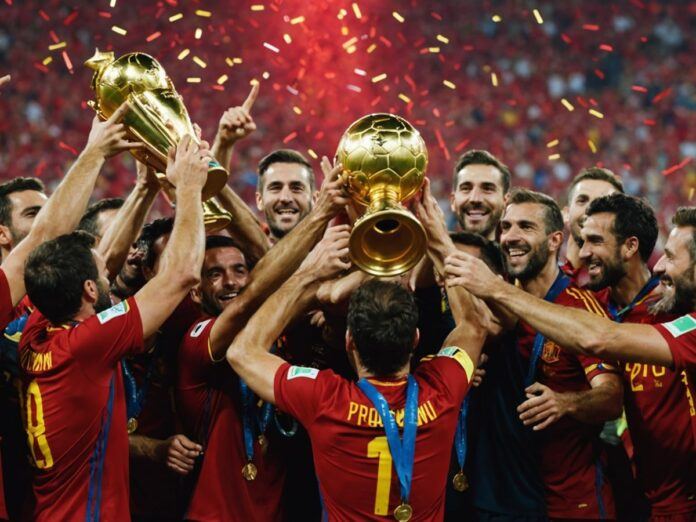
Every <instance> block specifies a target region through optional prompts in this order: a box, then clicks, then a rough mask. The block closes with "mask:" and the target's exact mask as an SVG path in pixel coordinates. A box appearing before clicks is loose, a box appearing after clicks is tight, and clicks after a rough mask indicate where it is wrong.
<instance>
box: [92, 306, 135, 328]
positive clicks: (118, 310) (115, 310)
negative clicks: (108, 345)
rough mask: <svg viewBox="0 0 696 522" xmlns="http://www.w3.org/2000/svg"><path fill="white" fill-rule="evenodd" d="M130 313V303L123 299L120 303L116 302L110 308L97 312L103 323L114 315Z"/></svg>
mask: <svg viewBox="0 0 696 522" xmlns="http://www.w3.org/2000/svg"><path fill="white" fill-rule="evenodd" d="M127 313H128V303H127V302H126V301H121V302H120V303H118V304H115V305H114V306H112V307H111V308H109V309H108V310H104V311H103V312H99V313H98V314H97V319H98V320H99V322H100V323H101V324H106V323H108V322H109V321H111V320H112V319H113V318H114V317H118V316H120V315H126V314H127Z"/></svg>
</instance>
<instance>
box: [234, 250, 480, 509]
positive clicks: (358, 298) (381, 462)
mask: <svg viewBox="0 0 696 522" xmlns="http://www.w3.org/2000/svg"><path fill="white" fill-rule="evenodd" d="M336 243H337V244H333V243H332V242H330V241H329V242H326V241H322V242H321V243H320V244H319V245H318V247H317V248H315V250H314V251H313V252H312V253H311V254H310V255H309V256H308V257H307V259H306V261H305V263H303V265H302V267H300V269H299V270H298V271H297V272H296V273H295V274H294V275H293V276H292V277H291V278H290V279H289V280H288V281H287V282H286V283H285V284H284V285H283V286H282V287H281V288H280V290H278V291H277V292H276V293H275V294H273V296H272V297H271V298H270V299H269V300H268V301H266V302H265V303H264V305H263V306H262V307H261V308H260V309H259V311H258V312H257V313H256V314H255V315H254V317H253V318H252V319H251V321H250V322H249V323H248V324H247V326H246V327H245V329H244V330H243V331H242V333H240V334H239V335H238V336H237V337H236V338H235V341H234V342H233V343H232V345H231V346H230V348H229V350H228V352H227V359H228V361H229V363H230V364H231V365H232V367H233V368H234V369H235V371H236V372H237V373H238V374H239V375H240V377H241V378H243V379H244V380H245V381H246V382H247V383H248V384H249V386H250V387H251V388H252V389H253V390H255V391H256V393H258V394H259V396H260V397H261V398H262V399H264V400H266V401H270V402H272V403H274V404H277V405H278V407H279V408H280V409H281V410H283V411H286V412H288V413H290V414H291V415H293V416H294V417H296V418H297V419H298V420H299V421H300V422H301V423H303V424H304V425H305V427H306V428H307V430H308V431H309V434H310V438H311V440H312V451H313V454H314V460H315V462H316V468H317V475H318V480H319V483H320V487H321V492H322V498H323V500H324V507H325V514H326V515H327V517H328V519H330V520H383V519H384V517H385V516H390V515H392V513H394V516H396V518H397V520H408V519H409V518H410V513H411V512H412V513H413V517H414V520H442V517H443V514H444V490H445V481H446V479H447V469H448V465H449V457H450V444H451V441H452V438H453V434H454V428H455V425H456V422H457V414H458V411H459V406H460V404H461V401H462V400H463V398H464V395H465V393H466V391H467V389H468V387H469V380H470V378H471V375H472V373H473V369H474V364H475V363H474V361H476V360H477V359H478V356H479V353H480V349H481V345H482V344H483V340H484V338H485V329H484V328H483V326H482V325H481V324H480V323H479V318H480V316H479V315H477V314H474V313H471V309H470V308H466V307H459V306H458V307H456V310H457V312H456V313H455V316H456V317H457V320H458V321H457V322H458V327H457V328H456V329H455V330H454V331H453V332H452V334H451V335H450V336H449V337H448V340H447V343H446V347H444V348H443V349H442V350H441V351H440V353H439V354H438V355H439V356H437V357H433V358H432V359H431V360H429V361H427V362H423V363H421V364H420V366H419V367H418V369H417V370H416V371H415V373H414V374H413V375H409V365H410V359H411V354H412V350H413V347H414V345H415V343H416V342H417V337H418V333H417V328H416V321H417V311H416V306H415V302H414V300H413V296H412V295H411V293H410V292H409V291H408V290H406V289H405V288H403V287H402V286H400V285H399V284H397V283H388V282H382V281H378V280H372V281H368V282H367V283H365V284H363V285H362V286H361V287H360V288H359V289H358V290H357V291H356V292H355V293H354V294H353V295H352V297H351V301H350V305H349V312H348V324H349V327H348V332H347V334H346V335H347V337H346V347H347V350H348V353H349V357H350V359H351V361H352V362H353V364H354V366H355V370H356V372H357V373H358V376H359V377H360V381H359V383H355V382H352V381H349V380H347V379H344V378H342V377H339V376H337V375H336V374H335V373H333V372H332V371H331V370H321V371H320V370H317V369H313V368H306V367H300V366H291V365H290V364H288V363H286V362H285V361H283V360H282V359H281V358H279V357H278V356H277V355H274V354H270V353H268V346H269V345H270V344H271V343H272V342H273V340H274V339H275V338H276V337H277V336H278V335H280V333H281V332H282V331H283V329H284V328H285V327H286V325H287V324H288V322H289V321H291V320H292V319H293V317H295V316H297V314H298V313H300V312H301V311H302V310H303V309H304V308H306V307H307V306H308V305H309V304H310V303H311V301H312V300H313V299H314V294H315V292H316V287H317V285H318V283H319V282H320V281H321V280H323V279H327V278H331V277H333V276H334V275H335V274H336V273H337V272H339V271H340V270H343V269H345V268H346V266H347V264H346V262H345V261H343V260H342V258H343V256H345V255H346V254H347V250H348V249H347V247H346V248H341V250H337V247H342V246H343V245H342V244H340V243H339V242H338V241H337V242H336ZM453 300H454V299H453ZM416 388H417V391H415V390H416ZM365 389H368V390H371V392H367V393H370V395H369V397H372V399H370V398H368V395H366V392H364V391H363V390H365ZM375 391H376V392H377V393H376V394H375V393H374V392H375ZM373 400H374V402H373ZM375 403H376V404H377V405H375ZM391 412H394V413H391ZM394 417H395V420H394ZM385 424H388V427H389V428H391V427H392V426H393V431H392V430H391V429H390V430H389V431H388V433H389V435H388V436H385ZM396 425H399V426H405V428H404V433H405V434H404V443H403V444H405V446H402V448H403V449H402V450H401V451H398V452H397V445H399V446H401V445H402V443H401V441H400V440H397V439H400V436H399V433H398V428H396ZM414 431H415V433H413V432H414ZM394 432H396V433H394ZM414 443H415V452H414V448H413V444H414ZM409 454H410V455H411V456H410V458H409ZM411 474H412V475H411ZM397 475H398V478H397ZM411 477H412V478H411Z"/></svg>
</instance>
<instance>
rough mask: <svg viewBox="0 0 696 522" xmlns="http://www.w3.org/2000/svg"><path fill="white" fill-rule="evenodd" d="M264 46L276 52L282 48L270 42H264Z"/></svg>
mask: <svg viewBox="0 0 696 522" xmlns="http://www.w3.org/2000/svg"><path fill="white" fill-rule="evenodd" d="M263 46H264V47H265V48H266V49H268V50H269V51H273V52H274V53H279V52H280V49H278V48H277V47H276V46H275V45H271V44H269V43H268V42H263Z"/></svg>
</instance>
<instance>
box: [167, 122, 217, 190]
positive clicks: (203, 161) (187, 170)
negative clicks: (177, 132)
mask: <svg viewBox="0 0 696 522" xmlns="http://www.w3.org/2000/svg"><path fill="white" fill-rule="evenodd" d="M209 161H210V148H209V146H208V143H207V142H205V141H202V142H201V143H200V145H199V144H197V143H196V142H195V141H194V139H193V138H192V137H191V136H190V135H188V134H187V135H185V136H184V137H183V138H181V141H179V144H178V145H177V146H176V148H174V147H172V148H170V149H169V154H168V157H167V180H168V181H169V182H170V183H171V184H172V185H174V186H175V187H177V188H179V187H181V186H182V185H189V186H194V187H196V188H203V185H205V182H206V180H207V178H208V162H209Z"/></svg>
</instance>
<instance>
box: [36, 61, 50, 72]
mask: <svg viewBox="0 0 696 522" xmlns="http://www.w3.org/2000/svg"><path fill="white" fill-rule="evenodd" d="M34 67H36V68H37V69H38V70H39V71H41V72H43V73H47V72H48V67H46V66H45V65H44V64H42V63H35V64H34Z"/></svg>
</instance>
